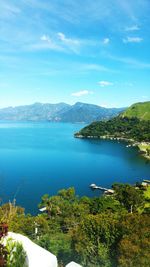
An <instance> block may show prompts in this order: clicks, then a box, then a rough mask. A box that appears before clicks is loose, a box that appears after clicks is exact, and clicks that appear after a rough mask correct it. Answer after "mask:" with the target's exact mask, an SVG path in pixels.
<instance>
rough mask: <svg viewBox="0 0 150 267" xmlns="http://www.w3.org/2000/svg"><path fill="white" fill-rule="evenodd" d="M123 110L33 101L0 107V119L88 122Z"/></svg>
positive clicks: (103, 118)
mask: <svg viewBox="0 0 150 267" xmlns="http://www.w3.org/2000/svg"><path fill="white" fill-rule="evenodd" d="M124 110H125V108H104V107H100V106H98V105H93V104H86V103H81V102H77V103H76V104H74V105H69V104H66V103H58V104H49V103H47V104H42V103H34V104H32V105H24V106H17V107H7V108H2V109H0V120H9V121H51V122H56V121H57V122H72V123H77V122H80V123H82V122H83V123H90V122H93V121H99V120H108V119H110V118H113V117H115V116H117V115H118V114H120V113H121V112H122V111H124Z"/></svg>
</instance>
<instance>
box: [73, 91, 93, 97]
mask: <svg viewBox="0 0 150 267" xmlns="http://www.w3.org/2000/svg"><path fill="white" fill-rule="evenodd" d="M90 94H93V92H92V91H88V90H82V91H79V92H74V93H72V94H71V95H72V96H76V97H80V96H83V95H90Z"/></svg>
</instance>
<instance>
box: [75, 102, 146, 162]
mask: <svg viewBox="0 0 150 267" xmlns="http://www.w3.org/2000/svg"><path fill="white" fill-rule="evenodd" d="M74 136H75V137H77V138H95V139H96V138H100V139H111V140H122V141H126V142H128V143H130V144H129V145H132V146H138V148H139V150H140V151H141V153H142V154H143V155H144V156H145V157H147V158H148V159H150V101H149V102H144V103H136V104H134V105H132V106H131V107H129V108H128V109H127V110H126V111H124V112H123V113H121V114H120V115H119V116H117V117H115V118H112V119H110V120H108V121H97V122H93V123H91V124H90V125H88V126H86V127H84V128H83V129H81V130H80V131H79V132H77V133H75V135H74Z"/></svg>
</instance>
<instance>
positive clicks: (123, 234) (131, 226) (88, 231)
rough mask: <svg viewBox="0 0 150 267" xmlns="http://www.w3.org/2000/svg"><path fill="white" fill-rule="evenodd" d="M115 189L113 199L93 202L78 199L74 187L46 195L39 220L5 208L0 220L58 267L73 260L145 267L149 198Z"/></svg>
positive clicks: (104, 266)
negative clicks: (51, 255)
mask: <svg viewBox="0 0 150 267" xmlns="http://www.w3.org/2000/svg"><path fill="white" fill-rule="evenodd" d="M113 188H114V190H115V194H114V195H112V196H106V195H104V196H101V197H94V198H88V197H81V198H79V197H77V196H76V195H75V190H74V188H69V189H67V190H66V189H63V190H61V191H59V192H58V194H57V195H56V196H49V195H44V196H43V197H42V200H41V203H40V205H39V207H43V206H45V207H46V208H47V212H46V213H43V214H38V215H37V216H31V215H30V214H27V215H25V213H24V210H23V209H22V208H19V207H14V206H13V205H10V203H9V204H5V205H3V206H1V207H0V221H1V222H2V221H4V220H5V222H6V221H7V224H8V225H9V230H11V231H14V232H18V233H22V234H24V235H27V236H28V237H29V238H31V239H32V240H33V241H34V242H37V243H38V244H39V245H40V246H42V247H44V248H46V249H47V250H49V251H51V252H52V253H54V254H55V255H56V256H57V257H58V260H59V266H61V267H62V266H64V265H65V264H66V263H68V262H70V261H72V260H75V261H76V262H78V263H80V264H81V265H82V266H84V267H100V266H101V267H141V266H142V267H148V266H149V262H150V254H149V249H150V220H149V209H148V208H147V205H149V200H150V199H149V197H148V195H146V198H145V191H143V188H142V187H138V188H137V187H133V186H130V185H124V184H115V185H114V186H113ZM147 192H149V191H147ZM131 207H132V208H131ZM35 227H38V233H36V231H35Z"/></svg>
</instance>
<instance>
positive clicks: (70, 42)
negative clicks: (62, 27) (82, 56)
mask: <svg viewBox="0 0 150 267" xmlns="http://www.w3.org/2000/svg"><path fill="white" fill-rule="evenodd" d="M57 36H58V39H59V40H60V41H61V42H62V43H63V44H64V45H65V46H67V47H68V48H69V49H70V50H72V51H73V52H76V53H77V52H78V50H79V47H80V44H81V42H80V41H79V40H77V39H72V38H67V37H66V36H65V34H64V33H62V32H58V33H57Z"/></svg>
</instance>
